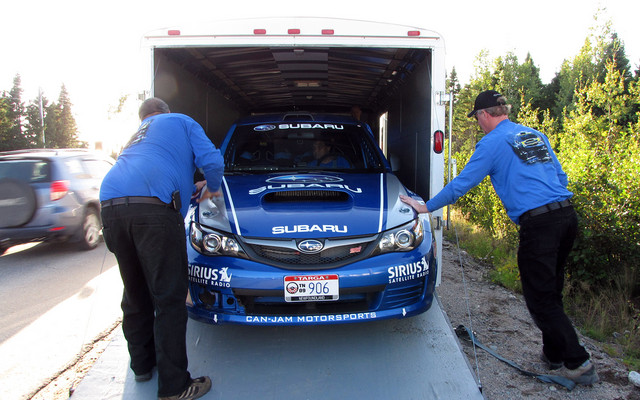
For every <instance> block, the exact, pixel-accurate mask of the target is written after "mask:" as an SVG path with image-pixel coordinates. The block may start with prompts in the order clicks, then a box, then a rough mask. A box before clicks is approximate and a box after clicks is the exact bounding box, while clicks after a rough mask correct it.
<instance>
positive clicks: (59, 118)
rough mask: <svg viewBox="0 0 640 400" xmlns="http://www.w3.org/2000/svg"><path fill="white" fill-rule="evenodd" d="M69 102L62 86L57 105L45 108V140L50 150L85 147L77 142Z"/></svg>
mask: <svg viewBox="0 0 640 400" xmlns="http://www.w3.org/2000/svg"><path fill="white" fill-rule="evenodd" d="M71 107H72V104H71V100H70V99H69V94H68V92H67V89H66V87H65V86H64V85H62V88H61V89H60V96H59V98H58V102H57V103H52V104H51V105H50V106H48V107H46V108H45V110H46V115H45V117H44V122H45V140H46V146H47V147H50V148H72V147H86V143H85V144H83V143H81V142H80V141H78V128H77V126H76V121H75V118H74V117H73V113H72V111H71Z"/></svg>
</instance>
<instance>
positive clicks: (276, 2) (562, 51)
mask: <svg viewBox="0 0 640 400" xmlns="http://www.w3.org/2000/svg"><path fill="white" fill-rule="evenodd" d="M220 4H222V5H220ZM0 8H1V9H2V17H0V18H1V22H0V38H1V39H0V46H1V47H0V48H1V49H2V57H1V59H0V91H2V90H5V91H9V90H10V89H11V88H12V86H13V79H14V77H15V76H16V74H20V77H21V80H22V88H23V89H24V93H23V98H22V99H23V101H25V103H26V102H28V101H30V100H33V99H35V98H36V97H37V96H38V91H39V90H40V89H41V90H42V91H43V93H44V96H45V97H46V98H47V99H49V100H50V101H57V99H58V96H59V94H60V88H61V86H62V85H63V84H64V85H65V87H66V89H67V91H68V92H69V96H70V99H71V102H72V103H73V108H72V110H73V113H74V116H75V118H76V122H77V124H78V130H79V137H80V139H82V140H87V141H90V142H92V141H94V140H103V141H104V140H106V141H108V140H109V138H120V137H123V138H128V137H129V136H130V135H131V133H132V132H133V131H134V130H135V129H136V128H137V124H138V123H139V121H138V120H137V118H135V110H133V109H128V110H126V111H125V112H124V113H121V114H119V115H117V116H114V115H113V114H112V113H110V110H113V109H114V108H115V107H116V106H117V104H118V100H119V98H120V97H122V96H123V95H130V96H132V97H131V98H134V97H135V96H136V95H137V93H140V92H142V91H144V90H148V88H149V86H150V85H149V82H148V80H147V78H146V76H147V72H148V70H149V69H150V63H149V54H148V53H147V50H146V49H144V48H143V47H142V46H141V42H142V37H143V36H144V34H145V33H147V32H149V31H152V30H155V29H159V28H166V27H176V26H178V27H179V26H185V25H188V24H190V23H203V22H212V23H215V21H217V20H225V19H236V18H256V17H280V16H317V17H336V18H348V19H359V20H370V21H377V22H387V23H395V24H402V25H410V26H415V27H419V28H423V29H430V30H434V31H436V32H438V33H440V34H441V35H442V36H443V37H444V40H445V51H446V61H445V64H446V69H447V72H450V71H451V69H452V67H454V66H455V69H456V71H457V73H458V77H459V80H460V81H461V82H462V83H466V82H468V81H469V79H470V77H471V74H472V73H473V71H474V70H475V60H476V59H477V56H478V55H479V54H480V52H481V51H483V50H486V51H488V52H489V57H490V59H491V60H493V59H494V58H496V57H499V56H504V55H506V54H507V52H513V53H514V54H515V55H516V56H517V57H518V61H519V62H523V61H524V59H525V57H526V55H527V53H530V54H531V56H532V57H533V61H534V63H535V64H536V65H537V66H538V67H539V68H540V75H541V78H542V81H543V82H544V83H548V82H550V81H551V79H552V78H553V77H554V76H555V74H556V73H557V72H558V71H559V70H560V67H561V65H562V62H563V61H564V60H571V59H573V57H575V56H576V55H577V54H578V53H579V51H580V49H581V47H582V46H583V44H584V42H585V39H586V38H587V37H588V35H589V33H590V28H592V27H594V26H597V25H599V24H600V25H601V24H602V23H604V22H605V21H608V20H609V21H611V24H612V28H613V30H614V31H615V32H617V33H618V36H619V38H620V39H621V40H622V41H623V42H624V45H625V50H626V54H627V57H628V58H629V60H630V62H631V65H632V67H633V68H634V69H635V68H637V67H638V65H639V64H640V23H639V22H638V20H637V16H638V15H640V2H637V1H629V0H538V1H536V2H533V1H521V0H512V1H509V2H497V3H496V2H479V1H467V0H464V1H462V0H441V1H437V2H436V1H432V0H401V1H397V0H394V1H390V2H389V3H385V2H382V1H380V0H372V1H361V0H322V1H320V2H317V3H314V2H311V1H309V0H298V1H292V0H240V1H227V0H224V1H220V0H208V1H204V0H172V1H168V0H156V1H148V0H129V1H124V0H111V1H109V2H92V1H86V0H80V1H78V0H57V1H56V0H21V1H12V2H5V4H3V5H2V6H1V7H0ZM599 9H602V10H603V11H602V12H601V17H600V20H599V21H598V22H596V21H595V19H594V16H595V15H596V14H597V13H598V10H599ZM130 104H133V105H135V104H136V103H135V101H133V100H132V101H130ZM114 140H115V139H114ZM117 140H118V141H120V140H121V139H117Z"/></svg>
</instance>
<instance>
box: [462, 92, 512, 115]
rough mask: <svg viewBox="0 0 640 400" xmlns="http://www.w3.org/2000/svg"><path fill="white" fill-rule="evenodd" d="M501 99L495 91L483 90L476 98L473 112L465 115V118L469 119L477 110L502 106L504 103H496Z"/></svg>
mask: <svg viewBox="0 0 640 400" xmlns="http://www.w3.org/2000/svg"><path fill="white" fill-rule="evenodd" d="M500 97H502V95H501V94H500V93H498V92H496V91H495V90H485V91H484V92H482V93H480V94H479V95H478V97H476V103H475V104H474V106H473V111H471V112H470V113H469V114H467V117H469V118H471V117H473V116H474V115H476V113H477V112H478V110H484V109H485V108H490V107H495V106H500V105H504V101H501V102H498V99H499V98H500Z"/></svg>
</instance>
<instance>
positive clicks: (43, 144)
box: [38, 88, 47, 148]
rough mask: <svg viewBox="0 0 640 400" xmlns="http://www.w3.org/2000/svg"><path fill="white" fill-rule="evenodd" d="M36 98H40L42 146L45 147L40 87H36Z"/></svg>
mask: <svg viewBox="0 0 640 400" xmlns="http://www.w3.org/2000/svg"><path fill="white" fill-rule="evenodd" d="M38 98H39V100H40V127H41V128H42V147H43V148H46V147H47V144H46V142H45V140H44V110H43V108H42V88H38Z"/></svg>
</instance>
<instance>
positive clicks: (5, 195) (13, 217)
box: [0, 178, 37, 228]
mask: <svg viewBox="0 0 640 400" xmlns="http://www.w3.org/2000/svg"><path fill="white" fill-rule="evenodd" d="M36 208H37V201H36V193H35V192H34V191H33V188H32V187H31V186H29V185H28V184H27V183H25V182H21V181H18V180H15V179H10V178H4V179H0V228H13V227H18V226H22V225H24V224H26V223H27V222H29V221H31V218H33V215H34V214H35V213H36Z"/></svg>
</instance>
